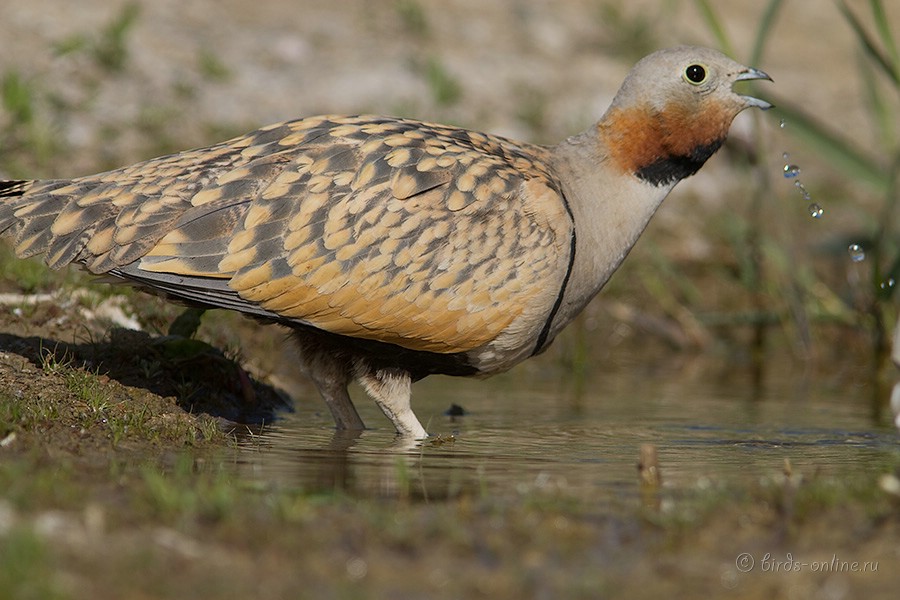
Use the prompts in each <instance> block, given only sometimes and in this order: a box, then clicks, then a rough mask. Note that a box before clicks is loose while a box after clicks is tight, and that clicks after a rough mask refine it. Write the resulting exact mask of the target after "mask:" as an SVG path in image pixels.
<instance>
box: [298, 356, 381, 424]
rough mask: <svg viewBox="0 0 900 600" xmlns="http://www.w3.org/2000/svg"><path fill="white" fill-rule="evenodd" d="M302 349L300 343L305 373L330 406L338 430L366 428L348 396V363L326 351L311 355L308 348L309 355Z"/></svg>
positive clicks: (349, 376) (349, 375)
mask: <svg viewBox="0 0 900 600" xmlns="http://www.w3.org/2000/svg"><path fill="white" fill-rule="evenodd" d="M303 350H304V348H303V344H301V360H302V362H303V365H304V366H305V367H306V368H305V370H306V372H307V374H308V375H309V377H310V378H311V379H312V380H313V383H315V385H316V389H318V390H319V394H320V395H321V396H322V399H323V400H325V404H327V405H328V409H329V410H330V411H331V416H332V417H334V424H335V427H337V428H338V429H355V430H360V429H365V428H366V426H365V424H364V423H363V421H362V419H361V418H360V417H359V413H358V412H356V407H355V406H353V401H352V400H350V394H348V393H347V384H348V383H350V378H351V374H350V369H349V367H348V365H347V362H346V361H345V360H340V359H339V358H338V357H335V356H333V355H331V354H329V353H327V352H322V351H320V352H310V351H309V348H306V350H307V351H306V352H304V351H303Z"/></svg>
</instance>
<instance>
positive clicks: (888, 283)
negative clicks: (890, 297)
mask: <svg viewBox="0 0 900 600" xmlns="http://www.w3.org/2000/svg"><path fill="white" fill-rule="evenodd" d="M896 284H897V282H896V281H895V280H894V278H893V277H888V278H887V279H886V280H885V281H882V282H881V289H883V290H889V289H891V288H892V287H894V286H895V285H896Z"/></svg>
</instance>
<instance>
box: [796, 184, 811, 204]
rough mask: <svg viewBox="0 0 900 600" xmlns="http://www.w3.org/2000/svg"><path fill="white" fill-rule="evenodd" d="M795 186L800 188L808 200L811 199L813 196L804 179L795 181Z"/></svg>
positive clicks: (804, 197)
mask: <svg viewBox="0 0 900 600" xmlns="http://www.w3.org/2000/svg"><path fill="white" fill-rule="evenodd" d="M794 187H796V188H797V189H798V190H800V194H801V195H802V196H803V199H804V200H806V201H807V202H809V201H810V199H811V198H812V196H810V195H809V192H808V191H807V189H806V186H805V185H803V182H802V181H800V180H799V179H798V180H797V181H795V182H794Z"/></svg>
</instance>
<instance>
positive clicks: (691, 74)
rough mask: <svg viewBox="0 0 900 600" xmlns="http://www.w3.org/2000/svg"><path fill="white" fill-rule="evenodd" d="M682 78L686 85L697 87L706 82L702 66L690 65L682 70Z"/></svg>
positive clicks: (704, 70) (704, 69) (704, 68)
mask: <svg viewBox="0 0 900 600" xmlns="http://www.w3.org/2000/svg"><path fill="white" fill-rule="evenodd" d="M684 78H685V80H686V81H687V82H688V83H692V84H694V85H699V84H701V83H703V82H704V81H706V67H704V66H703V65H697V64H694V65H690V66H689V67H688V68H687V69H685V70H684Z"/></svg>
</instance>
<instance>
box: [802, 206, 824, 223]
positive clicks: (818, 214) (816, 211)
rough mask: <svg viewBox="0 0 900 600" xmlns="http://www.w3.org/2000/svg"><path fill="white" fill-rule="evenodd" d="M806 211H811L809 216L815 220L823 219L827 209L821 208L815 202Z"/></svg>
mask: <svg viewBox="0 0 900 600" xmlns="http://www.w3.org/2000/svg"><path fill="white" fill-rule="evenodd" d="M806 210H808V211H809V216H811V217H812V218H813V219H821V218H822V215H824V214H825V209H823V208H822V207H821V206H819V205H818V204H816V203H815V202H813V203H812V204H810V205H809V206H808V207H807V209H806Z"/></svg>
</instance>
